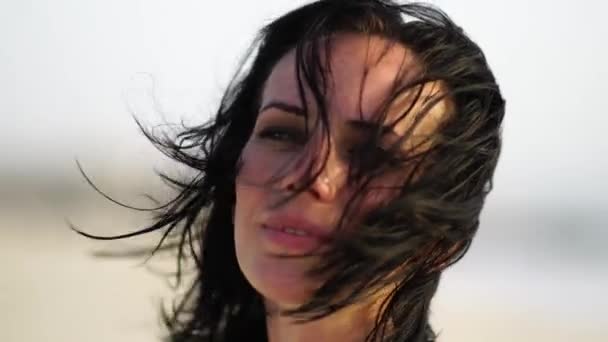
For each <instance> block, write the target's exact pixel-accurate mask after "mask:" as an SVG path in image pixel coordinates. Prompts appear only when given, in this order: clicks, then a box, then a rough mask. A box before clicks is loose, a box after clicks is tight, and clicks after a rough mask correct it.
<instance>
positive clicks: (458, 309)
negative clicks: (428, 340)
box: [0, 172, 608, 342]
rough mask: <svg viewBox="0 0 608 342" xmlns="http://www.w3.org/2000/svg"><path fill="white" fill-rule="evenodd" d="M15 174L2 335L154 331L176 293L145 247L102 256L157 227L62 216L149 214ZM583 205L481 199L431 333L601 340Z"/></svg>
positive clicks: (120, 191)
mask: <svg viewBox="0 0 608 342" xmlns="http://www.w3.org/2000/svg"><path fill="white" fill-rule="evenodd" d="M96 175H97V174H94V175H93V177H92V178H94V179H96V180H97V184H98V185H99V186H100V187H101V188H102V189H103V190H104V191H107V192H108V194H110V195H112V196H114V197H115V198H116V199H118V200H122V201H124V202H126V203H128V204H131V205H136V206H149V207H151V206H153V204H152V202H150V201H149V200H147V199H146V198H145V197H143V196H141V194H143V193H152V194H153V195H155V196H158V197H159V198H163V197H164V198H169V196H170V195H171V192H170V191H169V190H168V189H167V188H166V187H165V186H164V185H163V184H162V183H161V182H160V181H159V180H158V179H157V178H156V176H155V175H154V174H153V173H150V174H147V175H145V176H143V175H138V174H125V175H123V176H122V177H121V178H120V179H117V178H113V177H110V176H107V175H106V176H105V177H103V178H102V177H95V176H96ZM24 179H26V180H27V182H20V181H19V180H17V179H13V180H10V179H7V178H6V177H3V178H0V181H1V183H2V185H3V186H4V185H6V187H5V188H4V189H5V190H6V191H4V192H3V195H2V198H1V199H0V215H2V216H1V217H2V221H1V222H0V229H1V230H0V231H1V234H2V235H1V236H0V260H2V261H1V262H2V269H3V271H4V272H3V276H2V278H1V279H0V288H1V289H2V291H0V305H2V306H3V307H5V308H12V309H11V310H4V311H3V313H2V314H0V327H1V328H2V329H0V340H1V341H7V342H13V341H14V342H34V341H40V340H44V341H61V342H72V341H73V342H76V341H88V342H106V341H116V342H121V341H125V342H126V341H129V342H139V341H141V342H144V341H146V342H149V341H155V340H157V341H158V340H159V337H160V336H161V335H162V328H161V325H160V318H159V317H160V316H159V308H160V304H161V302H164V303H168V301H170V300H171V299H172V298H173V297H174V294H173V292H172V290H171V289H170V288H169V287H168V284H167V279H165V278H163V277H161V276H159V275H158V274H154V273H153V272H150V271H149V269H147V268H146V267H142V266H141V265H140V264H141V262H142V261H143V260H144V259H145V258H144V257H139V256H136V257H131V258H129V257H127V258H121V257H107V256H109V255H111V254H116V253H119V252H121V251H126V250H127V249H129V248H139V249H140V251H145V250H146V249H147V248H151V247H152V246H153V245H154V244H155V242H156V241H157V238H158V235H154V234H151V235H148V236H145V237H138V238H134V239H129V240H128V241H110V242H108V241H104V242H100V241H93V240H89V239H86V238H83V237H81V236H79V235H77V234H76V233H74V232H72V231H70V230H69V228H68V226H67V224H66V221H65V219H66V218H69V219H70V221H71V222H73V223H74V224H76V225H77V226H78V227H80V228H84V229H85V230H86V231H88V232H90V233H92V234H98V235H112V234H118V233H125V232H126V231H133V230H135V229H137V228H138V227H142V226H143V225H145V224H147V223H149V222H150V219H151V217H150V215H149V214H148V213H137V212H134V211H132V210H129V209H125V208H121V207H119V206H117V205H115V204H112V203H110V202H109V201H107V200H106V199H103V198H102V197H101V196H100V195H98V194H97V193H95V192H94V190H93V189H91V188H90V187H89V186H88V185H87V184H86V183H85V182H84V180H83V179H81V178H79V175H78V174H77V173H76V172H74V173H72V174H71V175H70V176H69V177H63V178H55V179H53V178H52V177H48V179H44V177H42V178H38V179H31V178H29V176H28V177H26V178H24ZM49 179H50V180H49ZM25 183H27V184H25ZM586 215H590V214H587V213H580V212H575V211H572V212H564V211H559V210H557V211H556V210H553V211H552V210H549V209H547V210H546V211H544V212H543V211H540V210H537V211H528V212H525V211H522V210H521V208H517V207H515V206H510V205H507V204H505V203H497V202H495V201H494V199H491V200H490V201H489V202H488V207H487V209H486V211H485V212H484V214H483V215H482V221H481V227H480V230H479V233H478V236H477V237H476V240H475V242H474V243H473V246H472V247H471V249H470V251H469V253H468V254H467V256H466V257H465V258H464V259H463V260H461V262H459V263H458V264H456V265H454V266H453V267H452V268H451V269H449V270H448V271H447V272H446V273H445V274H444V276H443V278H442V283H441V285H440V288H439V291H438V294H437V296H436V298H435V299H434V302H433V307H432V312H433V314H432V318H433V322H435V324H434V326H435V328H436V330H437V331H438V332H440V338H439V341H444V342H454V341H463V342H464V341H467V342H488V341H493V342H500V341H505V342H506V341H509V342H512V341H520V342H528V341H530V342H531V341H534V342H538V341H548V342H549V341H550V342H562V341H564V342H565V341H568V342H570V341H579V340H580V341H582V340H584V341H587V342H600V341H606V340H608V296H606V295H605V289H606V288H608V274H607V273H606V270H607V269H608V257H607V255H606V254H605V250H604V248H598V247H601V246H602V243H603V241H607V240H606V239H605V234H606V232H605V230H604V229H602V227H601V223H602V220H603V218H602V217H592V218H586V220H581V218H585V216H586ZM594 220H595V221H594ZM596 221H597V222H596ZM581 222H582V223H584V224H586V225H587V226H584V227H583V226H580V224H581ZM575 224H577V225H579V226H577V229H575V230H573V225H575ZM570 231H573V232H570ZM127 247H128V248H127ZM108 251H110V252H112V253H108ZM104 253H106V254H104ZM104 256H105V257H104ZM172 260H173V259H172V258H171V256H164V257H161V258H159V259H156V260H155V259H153V260H152V262H151V265H150V266H151V267H150V268H154V267H156V266H158V265H160V267H161V268H162V269H167V270H169V271H170V270H172V266H173V262H172ZM32 327H35V328H34V329H32Z"/></svg>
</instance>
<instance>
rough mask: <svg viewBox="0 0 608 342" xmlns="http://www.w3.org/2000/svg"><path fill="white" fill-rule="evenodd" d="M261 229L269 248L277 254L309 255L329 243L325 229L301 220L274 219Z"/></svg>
mask: <svg viewBox="0 0 608 342" xmlns="http://www.w3.org/2000/svg"><path fill="white" fill-rule="evenodd" d="M261 228H262V229H261V230H262V235H263V237H264V240H265V241H266V242H267V243H268V245H269V248H270V249H271V250H272V251H274V252H279V253H290V254H292V253H298V254H299V253H310V252H313V251H315V250H317V249H318V248H319V247H321V246H323V245H326V244H328V243H329V241H330V239H329V234H328V233H326V232H327V231H328V230H327V229H324V228H323V227H320V226H317V225H313V224H311V223H309V222H306V221H304V220H301V219H294V218H286V217H283V218H275V219H272V220H269V221H268V222H266V223H265V224H262V226H261Z"/></svg>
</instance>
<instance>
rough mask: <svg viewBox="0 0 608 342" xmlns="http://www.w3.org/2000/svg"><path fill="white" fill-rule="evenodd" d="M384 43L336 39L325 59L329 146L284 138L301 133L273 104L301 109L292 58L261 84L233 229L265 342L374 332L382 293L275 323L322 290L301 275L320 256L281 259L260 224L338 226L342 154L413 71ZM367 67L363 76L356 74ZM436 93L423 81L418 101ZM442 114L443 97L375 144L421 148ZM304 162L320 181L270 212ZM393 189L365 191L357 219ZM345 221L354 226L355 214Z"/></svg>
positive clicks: (386, 181)
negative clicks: (284, 217)
mask: <svg viewBox="0 0 608 342" xmlns="http://www.w3.org/2000/svg"><path fill="white" fill-rule="evenodd" d="M387 44H389V42H388V41H387V40H385V39H383V38H380V37H375V36H371V37H370V36H363V35H354V34H340V35H336V36H334V38H333V40H332V47H331V49H332V51H331V58H330V59H329V62H328V63H330V66H331V79H330V84H329V88H328V90H327V94H326V96H327V112H328V113H329V127H328V128H329V141H328V140H327V139H322V138H321V137H322V134H320V131H314V132H313V133H312V136H311V138H310V140H309V142H308V143H307V144H303V143H300V142H299V141H298V140H297V139H294V137H293V134H291V133H289V132H294V131H295V132H303V131H304V127H305V122H304V120H305V118H304V117H302V116H298V115H294V113H293V112H294V111H297V110H296V109H294V108H285V107H286V106H284V105H281V106H274V105H273V103H277V102H279V103H282V104H287V105H288V106H287V107H295V108H297V107H299V108H301V107H302V99H301V98H300V96H299V95H298V91H297V89H298V87H297V79H296V73H295V58H294V53H293V52H290V53H288V54H287V55H285V56H284V57H283V58H282V59H281V60H280V61H279V62H278V64H277V65H276V66H275V67H274V69H273V71H272V73H271V75H270V76H269V78H268V79H267V81H266V83H265V87H264V90H263V93H262V101H261V106H260V113H259V115H258V119H257V121H256V124H255V128H254V130H253V134H252V135H251V137H250V139H249V141H248V142H247V144H246V146H245V148H244V149H243V151H242V154H241V159H242V161H243V166H242V168H241V171H240V173H239V175H238V177H237V180H236V189H235V191H236V205H235V215H234V227H235V248H236V253H237V259H238V262H239V266H240V268H241V270H242V272H243V274H244V275H245V277H246V278H247V280H248V281H249V282H250V283H251V284H252V286H253V287H254V288H255V289H256V290H257V291H258V292H259V293H260V294H261V295H262V296H263V298H264V299H265V305H266V308H267V310H268V312H269V313H270V315H269V318H268V319H267V328H268V337H269V341H271V342H285V341H290V342H298V341H314V340H322V341H362V340H364V338H365V335H366V334H367V333H368V332H369V330H370V329H371V327H372V325H373V317H374V315H375V314H376V313H377V306H376V304H377V302H378V299H382V296H383V295H378V296H377V297H375V298H370V299H369V301H367V302H365V303H360V304H359V305H353V306H351V307H348V308H345V309H343V310H340V311H338V312H336V313H334V314H332V315H330V316H327V317H325V318H322V319H319V320H316V321H313V322H309V323H305V324H295V323H294V322H293V321H292V319H291V318H289V317H284V316H280V315H279V312H280V311H281V310H284V309H290V308H294V307H296V306H297V305H299V304H302V303H304V302H305V301H306V299H307V298H309V297H310V295H311V294H312V292H313V291H314V290H315V289H316V288H318V286H319V285H320V283H321V281H322V280H320V279H312V278H311V277H309V276H307V275H306V272H307V270H309V269H310V267H311V266H312V265H314V264H315V263H316V262H318V257H317V256H306V257H295V258H283V257H281V256H285V255H291V256H293V255H294V254H293V251H292V250H289V249H288V248H284V247H281V246H277V245H276V244H272V243H270V242H269V241H268V240H267V239H266V238H265V236H264V235H263V234H262V233H261V232H262V229H261V228H260V227H261V225H262V224H263V223H264V222H266V221H267V220H268V219H269V218H271V217H273V216H276V215H280V214H294V215H299V216H303V217H306V219H307V220H309V221H311V222H313V223H314V224H316V225H318V226H321V227H324V228H325V229H327V230H330V229H333V228H332V227H335V226H336V224H337V222H338V220H339V216H340V213H342V211H343V209H344V208H345V206H346V204H347V202H348V200H349V199H350V198H351V197H352V195H353V191H354V188H353V187H352V186H351V185H349V184H347V182H346V176H347V174H348V168H349V165H348V151H349V150H350V149H351V148H353V147H356V146H357V144H361V142H362V141H363V139H364V138H365V134H367V133H368V132H367V130H366V129H364V128H362V127H363V126H365V125H362V124H361V122H363V123H365V122H367V123H371V122H374V121H373V120H374V116H373V115H374V114H373V113H375V112H377V111H378V110H379V109H380V108H381V106H382V104H383V101H385V99H386V98H387V97H389V96H390V94H392V92H393V90H392V89H393V86H394V85H395V82H397V83H402V82H407V81H409V80H411V79H412V78H413V77H415V75H417V74H418V73H419V72H420V69H421V68H420V65H419V63H418V62H417V61H416V57H415V55H414V54H413V53H412V52H411V51H410V50H409V49H408V48H407V47H405V46H403V45H401V44H392V45H387ZM387 47H388V50H387V49H386V48H387ZM366 68H367V69H368V73H367V76H366V77H364V71H365V69H366ZM444 88H445V87H444V86H443V85H442V84H439V83H433V84H427V85H425V87H424V88H423V92H422V97H423V98H424V97H428V96H433V95H436V94H437V93H439V92H441V91H443V90H444ZM360 94H361V98H359V97H360ZM305 95H306V96H305V101H306V103H307V105H308V107H309V120H310V122H309V124H310V126H309V127H314V122H315V120H316V119H317V114H316V113H317V112H318V109H317V108H316V106H315V104H314V101H313V100H312V98H311V95H310V91H309V90H306V94H305ZM413 98H414V96H413V92H406V93H404V94H402V95H400V96H399V97H398V98H397V99H396V100H395V101H393V102H392V103H391V105H390V106H389V109H388V117H387V120H386V122H394V121H396V120H397V118H399V117H400V114H401V113H402V112H403V111H404V109H405V108H408V106H409V105H411V104H412V101H413ZM359 100H361V101H359ZM422 107H423V104H422V101H419V102H417V103H415V104H414V111H413V112H414V113H415V112H416V111H417V110H418V111H419V110H420V109H421V108H422ZM450 111H451V104H450V103H449V102H448V101H447V100H441V101H440V102H439V103H437V104H436V105H435V106H433V107H432V108H431V109H430V110H429V111H428V112H427V113H426V115H425V116H424V117H423V119H422V120H421V121H420V122H419V123H418V124H417V125H414V124H413V123H414V119H413V118H414V115H408V116H406V117H405V118H403V119H401V120H400V121H399V122H397V123H396V125H394V127H393V132H392V133H387V134H386V135H385V136H384V137H383V140H382V141H383V143H385V144H386V145H387V146H390V144H391V143H393V142H395V141H397V140H398V139H399V137H400V136H402V135H404V134H405V133H406V132H408V130H409V129H413V135H412V136H411V138H409V139H408V140H406V141H404V142H403V144H402V148H403V149H404V150H406V149H410V150H412V149H414V150H415V149H420V148H424V146H425V145H420V141H422V140H421V138H420V139H418V137H424V136H426V135H428V134H430V133H432V132H433V131H434V130H435V129H436V128H437V126H438V125H439V123H440V122H441V121H442V120H443V119H444V118H445V117H446V113H449V112H450ZM275 127H282V128H287V129H288V131H287V133H285V132H283V133H274V134H268V131H269V129H270V128H275ZM325 152H328V153H329V157H328V160H327V162H326V163H325V164H324V165H323V164H322V163H321V161H318V160H317V159H319V158H318V156H321V155H323V154H324V153H325ZM307 163H312V164H313V165H318V167H319V168H322V169H321V170H320V171H321V174H320V176H319V177H318V178H317V179H315V180H314V182H313V183H312V184H311V186H310V187H309V188H307V189H306V190H305V191H304V192H302V193H300V194H298V195H297V196H296V197H294V198H293V199H292V200H290V201H288V202H286V203H283V204H282V205H281V206H276V204H277V203H278V202H279V201H280V199H281V198H283V196H285V194H288V193H290V192H292V191H293V189H294V188H295V187H296V185H297V184H298V183H297V182H299V181H301V179H302V176H303V175H304V170H305V167H304V165H307ZM277 170H285V171H284V172H283V173H281V175H282V176H283V177H281V178H280V179H279V181H277V182H268V180H269V179H271V178H272V177H273V176H275V175H276V172H277ZM406 174H407V172H406V170H388V171H386V172H385V173H383V174H382V175H381V177H378V178H377V179H374V180H373V184H374V185H380V186H396V185H399V184H401V183H402V182H403V181H404V179H405V175H406ZM394 191H395V190H389V189H379V190H374V191H371V192H369V193H366V194H365V196H364V197H363V199H362V202H361V204H360V210H357V212H358V213H360V215H364V214H365V213H366V212H369V210H371V209H373V208H375V207H377V206H378V205H381V204H382V203H383V202H385V201H387V200H390V199H391V198H392V197H394V196H395V195H396V193H395V192H394ZM361 217H362V216H361ZM351 219H353V221H354V222H357V220H358V219H360V217H358V216H357V217H352V218H351Z"/></svg>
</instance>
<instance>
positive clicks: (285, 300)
mask: <svg viewBox="0 0 608 342" xmlns="http://www.w3.org/2000/svg"><path fill="white" fill-rule="evenodd" d="M239 254H240V253H238V250H237V260H238V262H239V267H240V269H241V271H242V272H243V274H244V275H245V278H246V279H247V281H248V282H249V283H250V284H251V286H252V287H253V288H254V289H255V290H256V291H257V292H258V293H259V294H260V295H261V296H262V297H263V298H264V300H265V302H267V303H268V304H270V305H272V306H273V307H276V308H279V309H293V308H295V307H297V306H299V305H302V304H304V303H306V302H307V301H308V299H309V298H310V296H311V295H312V294H313V292H314V290H315V289H316V288H317V287H318V285H315V282H313V281H312V279H310V278H308V277H307V276H306V270H307V269H308V267H309V265H310V262H311V261H310V260H294V259H284V258H280V257H277V256H271V255H264V254H256V255H255V256H254V255H239Z"/></svg>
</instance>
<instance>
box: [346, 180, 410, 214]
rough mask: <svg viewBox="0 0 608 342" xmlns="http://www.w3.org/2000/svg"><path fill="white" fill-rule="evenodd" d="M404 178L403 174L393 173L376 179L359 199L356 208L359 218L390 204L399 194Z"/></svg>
mask: <svg viewBox="0 0 608 342" xmlns="http://www.w3.org/2000/svg"><path fill="white" fill-rule="evenodd" d="M404 178H405V177H403V176H401V175H394V174H393V175H386V176H383V177H382V178H378V179H374V180H373V181H372V182H371V183H370V184H369V187H368V188H367V190H366V191H365V193H362V194H361V197H360V199H359V201H358V203H359V204H358V207H357V208H356V210H355V211H356V212H357V213H358V214H357V215H355V216H356V217H357V219H359V220H362V219H364V218H365V216H366V215H367V214H369V213H370V212H371V211H373V210H375V209H378V208H380V207H382V206H383V205H386V204H388V203H389V202H390V201H391V200H393V199H395V198H396V197H397V196H399V193H400V191H401V184H402V183H403V181H404Z"/></svg>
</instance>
